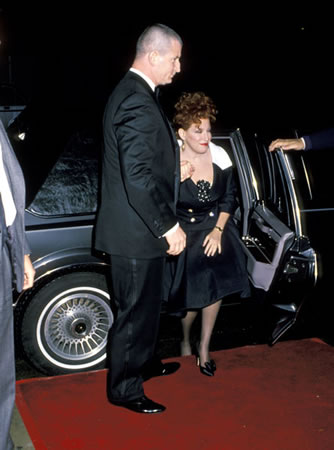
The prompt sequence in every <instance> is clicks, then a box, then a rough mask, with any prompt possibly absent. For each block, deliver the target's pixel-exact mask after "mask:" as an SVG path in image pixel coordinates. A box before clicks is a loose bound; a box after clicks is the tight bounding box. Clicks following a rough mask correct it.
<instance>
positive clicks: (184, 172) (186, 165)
mask: <svg viewBox="0 0 334 450" xmlns="http://www.w3.org/2000/svg"><path fill="white" fill-rule="evenodd" d="M180 172H181V183H182V181H185V180H186V179H187V178H191V177H192V175H193V173H194V172H195V169H194V166H193V165H192V164H191V163H190V162H189V161H181V162H180Z"/></svg>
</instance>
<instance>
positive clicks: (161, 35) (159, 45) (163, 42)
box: [136, 23, 183, 57]
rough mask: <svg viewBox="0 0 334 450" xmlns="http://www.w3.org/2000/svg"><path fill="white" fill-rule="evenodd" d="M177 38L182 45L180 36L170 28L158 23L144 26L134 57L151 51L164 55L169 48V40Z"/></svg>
mask: <svg viewBox="0 0 334 450" xmlns="http://www.w3.org/2000/svg"><path fill="white" fill-rule="evenodd" d="M172 40H177V41H178V42H179V43H180V44H181V46H182V45H183V42H182V39H181V37H180V36H179V35H178V34H177V33H176V32H175V31H174V30H172V28H169V27H168V26H167V25H162V24H160V23H158V24H155V25H151V26H149V27H148V28H146V29H145V30H144V31H143V33H142V34H141V35H140V36H139V39H138V41H137V47H136V57H141V56H143V55H146V54H148V53H150V52H152V51H158V52H159V53H160V54H161V55H164V54H166V53H167V52H168V50H169V49H170V45H171V41H172Z"/></svg>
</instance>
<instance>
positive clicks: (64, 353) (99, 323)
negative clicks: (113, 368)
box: [37, 286, 113, 369]
mask: <svg viewBox="0 0 334 450" xmlns="http://www.w3.org/2000/svg"><path fill="white" fill-rule="evenodd" d="M104 299H106V300H109V296H108V295H107V293H106V292H104V291H103V290H100V289H96V288H92V287H82V286H81V287H80V289H79V288H74V289H69V290H68V291H66V292H62V293H61V294H60V295H58V296H57V297H55V298H54V299H53V300H52V301H51V302H49V304H48V305H47V307H46V308H45V309H44V311H43V313H42V314H41V316H40V319H39V323H38V330H37V334H38V340H39V345H40V348H41V350H42V352H43V353H44V355H45V356H46V358H47V359H48V360H49V361H51V362H53V363H55V364H56V365H58V366H61V367H64V368H70V369H78V368H86V367H90V366H92V365H95V364H97V363H99V362H100V361H102V360H103V359H104V358H105V347H106V344H107V338H108V332H109V329H110V328H111V326H112V323H113V314H112V311H111V309H110V307H109V305H108V303H106V301H105V300H104ZM43 338H44V339H43ZM43 341H44V343H43ZM45 343H46V344H47V345H45ZM101 352H102V354H101ZM51 354H52V355H53V356H51ZM98 355H100V356H98ZM60 360H61V361H60ZM64 361H67V363H71V362H72V364H66V363H65V362H64Z"/></svg>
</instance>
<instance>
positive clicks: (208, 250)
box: [203, 228, 223, 256]
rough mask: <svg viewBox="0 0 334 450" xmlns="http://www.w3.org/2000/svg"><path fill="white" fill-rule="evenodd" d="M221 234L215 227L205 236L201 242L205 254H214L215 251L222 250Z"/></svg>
mask: <svg viewBox="0 0 334 450" xmlns="http://www.w3.org/2000/svg"><path fill="white" fill-rule="evenodd" d="M222 234H223V233H222V232H221V231H219V230H217V229H216V228H215V229H213V230H212V231H211V233H209V234H208V235H207V236H206V238H205V239H204V242H203V247H204V254H205V255H206V256H214V255H215V254H216V253H217V251H218V253H219V254H220V253H221V252H222V245H221V238H222Z"/></svg>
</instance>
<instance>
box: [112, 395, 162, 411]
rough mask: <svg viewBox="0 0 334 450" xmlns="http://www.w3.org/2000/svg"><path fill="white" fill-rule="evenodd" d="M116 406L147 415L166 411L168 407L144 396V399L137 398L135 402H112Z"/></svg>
mask: <svg viewBox="0 0 334 450" xmlns="http://www.w3.org/2000/svg"><path fill="white" fill-rule="evenodd" d="M110 403H112V404H113V405H115V406H121V407H123V408H127V409H130V410H131V411H134V412H138V413H146V414H155V413H159V412H163V411H165V409H166V407H165V406H163V405H159V403H155V402H154V401H153V400H150V399H149V398H147V397H146V395H143V396H142V397H139V398H136V399H135V400H131V401H128V402H117V401H113V400H110Z"/></svg>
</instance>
